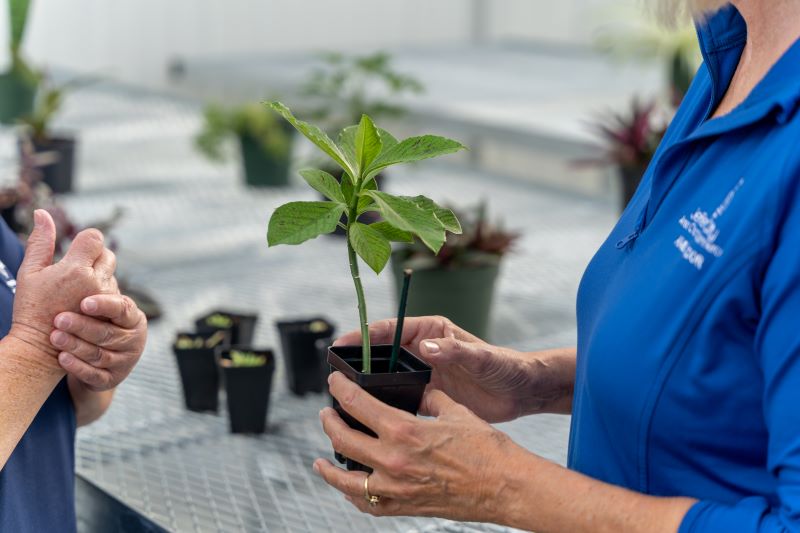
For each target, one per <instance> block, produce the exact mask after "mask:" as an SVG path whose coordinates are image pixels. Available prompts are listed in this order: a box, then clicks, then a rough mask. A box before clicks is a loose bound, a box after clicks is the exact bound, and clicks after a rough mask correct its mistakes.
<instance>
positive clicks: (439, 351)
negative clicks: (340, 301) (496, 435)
mask: <svg viewBox="0 0 800 533" xmlns="http://www.w3.org/2000/svg"><path fill="white" fill-rule="evenodd" d="M396 322H397V321H396V320H395V319H391V320H380V321H378V322H375V323H373V324H371V325H370V328H369V336H370V342H371V343H372V344H391V343H392V341H393V340H394V330H395V324H396ZM401 343H402V345H403V347H404V348H405V349H407V350H408V351H410V352H411V353H413V354H415V355H417V356H419V357H420V358H421V359H423V360H424V361H426V362H427V363H428V364H429V365H431V366H432V367H433V374H432V376H431V382H430V384H429V385H428V391H431V390H437V389H438V390H440V391H442V392H444V393H445V394H446V395H447V396H449V397H450V398H452V399H453V400H455V401H456V402H458V403H460V404H462V405H464V406H466V407H468V408H469V409H470V410H472V411H473V412H474V413H475V414H477V415H478V416H479V417H481V418H482V419H483V420H486V421H487V422H504V421H507V420H512V419H514V418H517V417H518V416H520V415H521V413H522V410H523V406H524V405H526V404H529V403H530V397H531V396H533V395H534V394H537V393H538V392H539V390H538V389H539V388H538V387H537V384H536V383H535V381H536V377H537V369H536V368H535V364H536V363H535V361H529V360H526V359H524V358H523V357H522V354H520V353H519V352H516V351H514V350H510V349H506V348H500V347H497V346H493V345H491V344H488V343H486V342H484V341H482V340H481V339H479V338H478V337H476V336H474V335H472V334H470V333H468V332H466V331H464V330H463V329H461V328H460V327H458V326H456V325H455V324H453V323H452V322H451V321H450V320H448V319H447V318H445V317H441V316H426V317H409V318H406V319H405V323H404V327H403V338H402V339H401ZM335 344H336V345H353V344H361V333H360V332H359V331H353V332H350V333H347V334H345V335H343V336H342V337H340V338H339V339H338V340H337V341H336V343H335ZM420 413H421V414H423V415H430V414H431V413H430V412H428V411H427V410H426V408H425V406H424V405H423V406H422V407H421V408H420Z"/></svg>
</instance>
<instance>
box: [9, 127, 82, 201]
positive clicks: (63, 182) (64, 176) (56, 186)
mask: <svg viewBox="0 0 800 533" xmlns="http://www.w3.org/2000/svg"><path fill="white" fill-rule="evenodd" d="M31 143H32V144H33V150H34V152H35V153H36V154H37V155H38V154H50V155H51V156H52V160H50V159H51V158H48V161H47V162H46V163H45V164H43V165H42V166H41V172H42V181H43V182H44V183H45V184H47V186H48V187H50V189H52V191H53V192H54V193H55V194H64V193H69V192H72V189H73V176H74V174H75V146H76V144H77V141H76V140H75V138H74V137H68V136H58V137H48V138H47V139H36V138H32V139H31ZM19 146H20V147H21V146H22V143H21V142H20V143H19ZM20 149H21V148H20Z"/></svg>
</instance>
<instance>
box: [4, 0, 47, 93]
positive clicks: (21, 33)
mask: <svg viewBox="0 0 800 533" xmlns="http://www.w3.org/2000/svg"><path fill="white" fill-rule="evenodd" d="M30 8H31V0H8V19H9V36H10V39H9V43H8V46H9V50H10V51H11V68H10V72H11V73H13V74H14V75H15V76H17V77H19V78H21V79H23V80H25V81H26V82H28V83H29V84H31V85H36V84H37V83H38V82H39V80H40V77H41V75H40V73H38V72H36V71H35V70H33V69H32V68H31V67H30V66H29V65H28V63H27V62H26V61H25V60H24V59H23V57H22V42H23V40H24V39H25V30H26V28H27V26H28V14H29V13H30Z"/></svg>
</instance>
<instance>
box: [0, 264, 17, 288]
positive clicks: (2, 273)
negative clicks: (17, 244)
mask: <svg viewBox="0 0 800 533" xmlns="http://www.w3.org/2000/svg"><path fill="white" fill-rule="evenodd" d="M0 278H2V279H3V283H5V284H6V287H8V288H9V289H10V290H11V292H12V293H13V294H16V293H17V280H15V279H14V276H12V275H11V272H10V271H9V270H8V268H7V267H6V265H5V263H3V262H2V261H0Z"/></svg>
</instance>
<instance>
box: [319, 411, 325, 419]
mask: <svg viewBox="0 0 800 533" xmlns="http://www.w3.org/2000/svg"><path fill="white" fill-rule="evenodd" d="M324 412H325V409H320V410H319V418H320V419H322V413H324Z"/></svg>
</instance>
